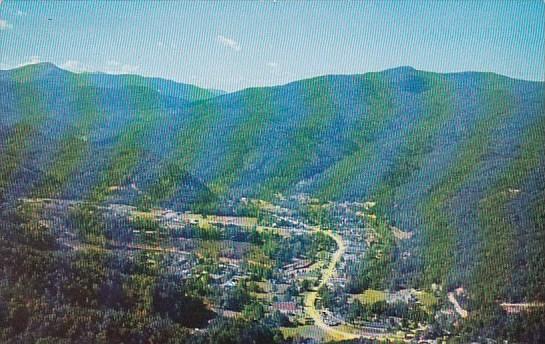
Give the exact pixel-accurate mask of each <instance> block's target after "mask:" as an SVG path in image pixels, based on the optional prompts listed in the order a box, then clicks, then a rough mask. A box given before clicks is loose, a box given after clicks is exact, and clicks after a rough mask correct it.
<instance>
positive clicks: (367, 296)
mask: <svg viewBox="0 0 545 344" xmlns="http://www.w3.org/2000/svg"><path fill="white" fill-rule="evenodd" d="M354 299H357V300H359V301H360V302H361V303H363V304H368V305H370V304H373V303H376V302H379V301H386V293H385V292H384V291H382V290H374V289H367V290H365V291H364V292H363V293H361V294H356V295H354Z"/></svg>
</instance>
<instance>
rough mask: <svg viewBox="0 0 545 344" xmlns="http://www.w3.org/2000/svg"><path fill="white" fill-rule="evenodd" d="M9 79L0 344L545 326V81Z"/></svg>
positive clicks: (62, 75) (2, 133) (348, 338)
mask: <svg viewBox="0 0 545 344" xmlns="http://www.w3.org/2000/svg"><path fill="white" fill-rule="evenodd" d="M0 89H1V90H2V92H1V99H0V111H1V117H0V161H1V162H2V164H0V226H1V231H0V234H1V235H0V244H1V245H0V250H1V251H0V257H1V261H0V263H1V265H0V268H1V271H2V276H1V277H0V341H3V342H6V343H19V342H34V339H36V338H41V339H43V338H51V341H50V342H62V341H63V340H66V342H67V343H68V342H73V341H80V342H93V343H94V342H108V340H110V341H111V342H126V343H152V342H153V343H156V342H157V343H163V342H164V343H189V344H191V343H215V342H219V341H220V340H221V338H243V339H241V341H242V342H249V341H254V342H259V343H284V342H293V343H314V342H339V341H344V342H353V343H357V342H364V343H365V342H368V341H373V340H377V341H383V342H388V341H390V342H409V343H413V342H414V343H417V342H418V343H422V342H430V343H437V342H442V341H451V342H455V343H456V342H471V341H477V342H482V341H488V340H493V341H494V340H507V341H511V342H532V341H535V340H538V339H539V338H542V337H540V336H541V334H542V333H544V332H543V329H544V328H545V324H543V319H544V318H545V317H543V314H544V313H543V312H544V311H545V310H544V309H543V307H542V305H543V302H545V293H544V292H543V290H544V289H543V286H544V285H545V261H544V260H543V257H544V256H545V251H544V247H545V245H544V243H545V237H544V233H545V230H544V227H543V226H544V223H545V215H544V214H545V208H544V207H543V202H542V201H543V197H544V190H545V179H544V178H543V176H544V175H545V148H544V147H545V135H543V132H545V131H544V123H545V88H544V84H543V82H532V81H524V80H516V79H511V78H507V77H504V76H501V75H497V74H493V73H477V72H464V73H446V74H440V73H431V72H426V71H420V70H416V69H414V68H411V67H400V68H395V69H389V70H385V71H381V72H372V73H366V74H358V75H326V76H321V77H316V78H311V79H305V80H299V81H295V82H292V83H288V84H286V85H280V86H274V87H258V88H249V89H244V90H240V91H237V92H232V93H226V92H220V91H210V90H205V89H202V88H198V87H196V86H192V85H187V84H180V83H176V82H171V81H168V80H162V79H155V78H146V77H140V76H136V75H108V74H102V73H71V72H68V71H66V70H63V69H61V68H58V67H57V66H55V65H52V64H35V65H28V66H24V67H21V68H17V69H13V70H7V71H4V70H2V71H0ZM67 333H69V334H70V336H71V337H70V338H67V337H66V338H65V337H63V336H66V334H67ZM61 337H62V338H61ZM105 338H106V339H105ZM45 343H48V342H47V341H46V342H45Z"/></svg>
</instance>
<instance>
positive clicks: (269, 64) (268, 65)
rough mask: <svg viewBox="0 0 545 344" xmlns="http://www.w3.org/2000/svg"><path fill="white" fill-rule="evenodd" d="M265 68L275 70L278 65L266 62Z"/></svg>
mask: <svg viewBox="0 0 545 344" xmlns="http://www.w3.org/2000/svg"><path fill="white" fill-rule="evenodd" d="M267 67H269V68H276V67H278V63H276V62H267Z"/></svg>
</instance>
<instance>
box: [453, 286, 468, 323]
mask: <svg viewBox="0 0 545 344" xmlns="http://www.w3.org/2000/svg"><path fill="white" fill-rule="evenodd" d="M448 300H449V301H450V303H452V304H453V305H454V309H455V310H456V313H458V314H459V315H460V316H461V317H462V318H467V315H468V314H467V311H466V310H465V309H463V308H462V306H460V304H459V303H458V300H456V297H455V296H454V293H452V292H451V293H448Z"/></svg>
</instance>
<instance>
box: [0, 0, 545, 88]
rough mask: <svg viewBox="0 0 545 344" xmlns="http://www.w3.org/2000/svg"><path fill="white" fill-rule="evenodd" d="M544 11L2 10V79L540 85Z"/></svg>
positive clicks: (116, 4)
mask: <svg viewBox="0 0 545 344" xmlns="http://www.w3.org/2000/svg"><path fill="white" fill-rule="evenodd" d="M544 42H545V1H543V0H535V1H500V0H493V1H363V2H340V1H337V2H326V1H318V2H284V1H257V2H251V3H250V2H198V3H197V2H166V1H160V2H154V3H151V2H143V1H142V2H128V1H111V2H110V1H108V2H107V1H102V2H93V3H91V2H81V1H47V2H38V1H10V0H4V1H3V0H0V69H11V68H15V67H17V66H21V65H24V64H28V63H36V62H52V63H55V64H56V65H58V66H60V67H62V68H65V69H69V70H71V71H76V72H81V71H101V72H107V73H131V74H140V75H145V76H157V77H163V78H167V79H173V80H176V81H179V82H184V83H191V84H195V85H198V86H201V87H207V88H215V89H222V90H225V91H234V90H238V89H242V88H246V87H252V86H268V85H278V84H284V83H287V82H290V81H293V80H298V79H303V78H309V77H314V76H318V75H325V74H360V73H365V72H370V71H378V70H384V69H388V68H394V67H398V66H412V67H414V68H417V69H421V70H429V71H436V72H458V71H468V70H470V71H486V72H495V73H499V74H503V75H507V76H510V77H514V78H519V79H527V80H545V43H544Z"/></svg>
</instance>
